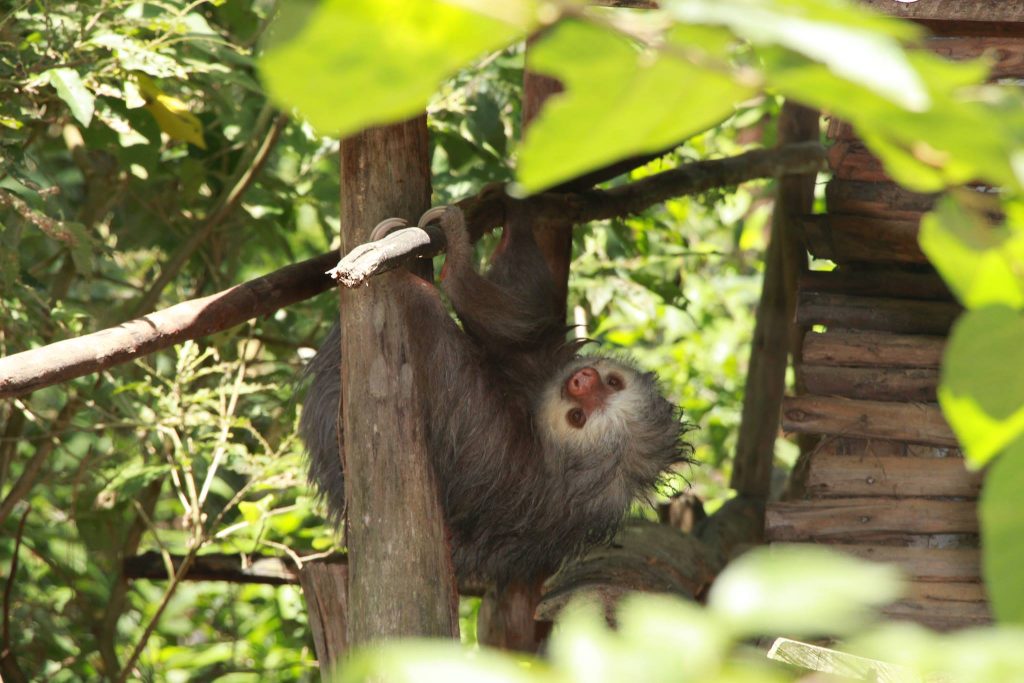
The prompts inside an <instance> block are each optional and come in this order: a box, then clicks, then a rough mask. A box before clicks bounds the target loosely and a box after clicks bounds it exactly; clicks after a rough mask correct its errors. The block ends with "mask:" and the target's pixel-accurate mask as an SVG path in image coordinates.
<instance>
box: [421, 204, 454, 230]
mask: <svg viewBox="0 0 1024 683" xmlns="http://www.w3.org/2000/svg"><path fill="white" fill-rule="evenodd" d="M447 210H448V205H447V204H442V205H441V206H435V207H434V208H432V209H429V210H427V212H426V213H425V214H423V215H422V216H420V220H419V222H417V223H416V225H417V226H418V227H420V228H425V227H427V226H428V225H430V224H431V223H433V222H434V221H436V220H440V219H441V216H442V215H443V214H444V212H445V211H447Z"/></svg>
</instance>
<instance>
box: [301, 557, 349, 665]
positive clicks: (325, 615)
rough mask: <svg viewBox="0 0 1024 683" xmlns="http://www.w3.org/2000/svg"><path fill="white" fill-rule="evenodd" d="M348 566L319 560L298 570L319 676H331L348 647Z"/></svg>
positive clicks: (343, 563)
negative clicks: (318, 666)
mask: <svg viewBox="0 0 1024 683" xmlns="http://www.w3.org/2000/svg"><path fill="white" fill-rule="evenodd" d="M347 582H348V566H347V564H346V563H345V562H338V561H330V560H321V561H318V562H310V563H308V564H305V565H303V566H302V568H301V569H300V570H299V584H300V585H301V586H302V594H303V595H304V596H305V598H306V612H307V618H308V619H309V630H310V631H312V632H313V649H314V650H316V658H317V660H318V661H319V662H320V677H321V678H322V679H323V680H325V681H329V680H331V679H332V675H333V673H334V669H335V665H336V663H337V662H338V661H339V660H341V657H342V655H344V654H345V650H346V649H347V648H348V638H347V631H348V623H347V622H348V585H347Z"/></svg>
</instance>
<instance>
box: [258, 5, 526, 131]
mask: <svg viewBox="0 0 1024 683" xmlns="http://www.w3.org/2000/svg"><path fill="white" fill-rule="evenodd" d="M505 4H506V5H508V7H506V8H503V10H502V15H501V16H502V18H500V19H496V18H492V17H490V16H485V15H484V14H482V13H477V12H473V11H468V10H466V9H463V8H462V7H458V6H456V5H455V4H452V3H449V2H443V1H442V0H326V1H325V2H323V3H321V4H320V5H319V6H317V7H316V8H315V9H313V10H312V12H310V13H309V16H308V19H307V21H306V23H305V24H304V25H303V26H302V28H301V29H300V30H298V31H297V32H296V33H295V34H294V35H293V36H291V37H290V39H289V40H288V41H287V42H283V43H280V44H278V45H275V46H272V47H271V48H269V49H268V50H267V52H266V53H265V54H264V56H263V58H262V59H261V60H260V70H261V73H262V74H263V80H264V82H265V84H266V86H267V89H268V91H269V92H270V94H271V96H272V97H273V98H274V99H276V100H278V101H279V102H284V103H287V104H288V105H290V106H295V107H296V108H297V109H298V110H299V111H300V112H301V113H302V115H303V116H305V117H306V119H308V120H309V122H310V123H312V124H313V126H315V127H316V128H317V129H319V130H320V131H322V132H325V133H331V134H335V135H339V136H344V135H348V134H351V133H354V132H356V131H359V130H362V129H363V128H366V127H368V126H372V125H379V124H385V123H392V122H395V121H400V120H402V119H405V118H408V117H410V116H414V115H416V114H418V113H421V112H422V111H423V110H424V108H425V106H426V104H427V100H428V99H429V98H430V96H431V95H433V94H434V92H435V91H436V90H437V87H438V84H439V83H440V82H441V81H442V80H444V79H445V78H447V77H449V76H451V75H452V74H453V73H455V72H456V71H457V70H458V69H460V68H461V67H464V66H466V65H467V64H468V63H470V62H471V61H472V60H473V59H476V58H477V57H480V56H481V55H483V54H485V53H486V52H488V51H493V50H498V49H501V48H503V47H505V46H506V45H508V44H509V43H511V42H513V41H515V40H518V39H519V38H521V37H522V36H523V35H524V33H525V31H526V30H527V29H528V28H529V22H528V21H526V20H525V19H524V18H523V17H526V16H528V14H527V12H526V9H527V8H528V7H530V3H529V2H527V1H525V0H524V1H522V2H516V3H511V4H509V3H505ZM305 9H306V8H304V7H300V8H299V9H298V10H294V11H304V10H305ZM288 11H290V10H289V6H288V4H285V5H283V6H282V12H285V13H287V12H288ZM284 21H286V22H287V21H289V18H288V17H285V19H284Z"/></svg>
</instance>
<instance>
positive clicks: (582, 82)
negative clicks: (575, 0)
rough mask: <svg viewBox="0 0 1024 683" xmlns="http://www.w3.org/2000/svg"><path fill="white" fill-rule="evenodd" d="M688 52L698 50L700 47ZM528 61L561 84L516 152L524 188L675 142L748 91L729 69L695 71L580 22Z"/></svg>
mask: <svg viewBox="0 0 1024 683" xmlns="http://www.w3.org/2000/svg"><path fill="white" fill-rule="evenodd" d="M709 35H713V36H715V38H718V37H720V36H719V35H718V34H709ZM715 48H716V49H717V48H718V45H717V43H716V45H715ZM688 49H689V50H690V51H691V53H692V52H700V51H701V45H699V44H694V45H689V46H688ZM527 55H528V67H529V68H530V69H532V70H534V71H537V72H539V73H544V74H547V75H549V76H553V77H555V78H557V79H559V80H560V81H561V82H562V83H563V84H564V85H565V87H566V92H565V93H562V94H559V95H556V96H554V97H552V98H551V99H550V100H549V101H548V103H547V104H546V105H545V107H544V109H543V110H542V111H541V114H540V116H539V117H538V119H537V120H536V122H534V124H533V126H532V127H531V128H530V131H529V133H528V135H527V137H526V141H525V143H524V145H523V147H522V150H521V152H520V160H519V181H520V182H521V183H522V186H523V188H524V190H525V191H527V192H533V191H537V190H540V189H543V188H545V187H548V186H550V185H552V184H554V183H557V182H558V181H560V180H565V179H567V178H570V177H573V176H576V175H579V174H581V173H583V172H584V171H588V170H591V169H594V168H597V167H600V166H603V165H606V164H608V163H610V162H613V161H616V160H618V159H622V158H625V157H628V156H630V155H632V154H639V153H643V152H655V151H658V150H661V149H665V148H666V147H668V146H670V145H672V144H673V143H678V142H681V141H682V140H684V139H685V138H687V137H689V136H692V135H694V134H696V133H699V132H701V131H703V130H705V129H707V128H708V127H710V126H712V125H714V124H716V123H718V122H719V121H721V120H723V119H724V118H726V117H727V116H729V115H730V114H731V113H732V112H733V108H734V106H735V104H736V103H737V102H739V101H741V100H743V99H746V98H747V97H749V96H750V95H752V94H753V92H754V90H753V88H752V87H750V86H747V85H740V84H738V83H737V82H736V80H735V79H734V78H733V76H732V75H731V74H730V73H729V72H728V70H726V71H724V72H723V71H722V70H720V69H715V68H705V67H701V66H698V65H697V64H695V63H693V62H691V61H690V60H689V59H687V58H684V57H683V56H682V55H680V54H677V53H676V52H674V51H673V50H672V49H667V50H665V51H662V52H655V51H653V50H649V49H640V48H639V47H638V46H636V45H634V44H632V43H631V42H630V41H629V40H627V39H626V38H624V37H623V36H622V35H620V34H618V33H615V32H613V31H610V30H608V29H604V28H601V27H598V26H594V25H592V24H584V23H580V22H564V23H561V24H559V25H558V26H556V27H555V28H554V29H553V30H551V31H550V32H549V33H546V34H545V35H544V38H543V39H542V40H540V41H538V42H537V44H536V45H535V46H532V47H531V49H530V51H529V52H528V53H527Z"/></svg>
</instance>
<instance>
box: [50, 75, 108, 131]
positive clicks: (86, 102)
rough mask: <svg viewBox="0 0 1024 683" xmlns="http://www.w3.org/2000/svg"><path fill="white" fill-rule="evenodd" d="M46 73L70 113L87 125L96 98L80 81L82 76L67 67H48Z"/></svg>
mask: <svg viewBox="0 0 1024 683" xmlns="http://www.w3.org/2000/svg"><path fill="white" fill-rule="evenodd" d="M46 73H47V75H48V76H49V79H50V85H52V86H53V87H54V89H55V90H56V91H57V95H58V96H59V97H60V98H61V99H62V100H64V103H65V104H67V105H68V109H70V110H71V114H72V115H73V116H74V117H75V118H76V119H78V121H79V123H81V124H82V125H83V126H86V127H88V126H89V124H90V123H91V122H92V114H93V111H95V108H96V98H95V97H93V94H92V93H91V92H89V89H88V88H86V87H85V84H84V83H82V77H81V76H79V75H78V72H77V71H75V70H74V69H70V68H67V67H63V68H60V69H50V70H49V71H47V72H46Z"/></svg>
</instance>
